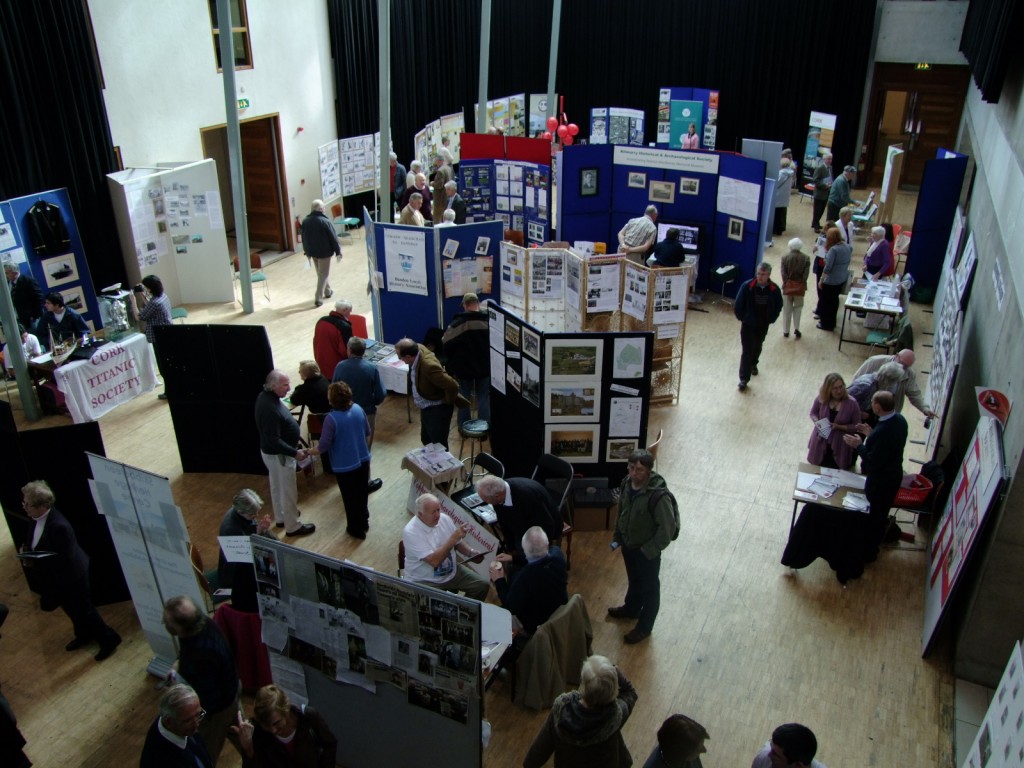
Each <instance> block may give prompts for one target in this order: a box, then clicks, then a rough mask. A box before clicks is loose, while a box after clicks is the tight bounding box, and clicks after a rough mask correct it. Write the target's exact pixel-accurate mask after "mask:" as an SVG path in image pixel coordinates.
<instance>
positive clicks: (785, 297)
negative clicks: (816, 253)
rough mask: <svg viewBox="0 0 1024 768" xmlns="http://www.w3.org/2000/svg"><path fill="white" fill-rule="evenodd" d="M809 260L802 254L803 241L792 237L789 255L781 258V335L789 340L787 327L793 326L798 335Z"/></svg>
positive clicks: (808, 273)
mask: <svg viewBox="0 0 1024 768" xmlns="http://www.w3.org/2000/svg"><path fill="white" fill-rule="evenodd" d="M810 272H811V258H810V257H809V256H808V255H807V254H806V253H804V241H803V240H801V239H800V238H799V237H794V238H793V239H792V240H790V241H789V253H787V254H786V255H785V256H783V257H782V335H783V336H784V337H785V338H787V339H788V338H789V325H790V323H792V324H793V330H794V331H795V332H796V337H797V338H798V339H799V338H800V337H801V333H800V310H802V309H803V306H804V294H805V293H807V278H808V277H810Z"/></svg>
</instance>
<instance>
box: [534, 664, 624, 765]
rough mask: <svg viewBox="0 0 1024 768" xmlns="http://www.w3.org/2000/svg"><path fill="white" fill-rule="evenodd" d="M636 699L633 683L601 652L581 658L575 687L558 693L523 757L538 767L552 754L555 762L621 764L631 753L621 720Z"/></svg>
mask: <svg viewBox="0 0 1024 768" xmlns="http://www.w3.org/2000/svg"><path fill="white" fill-rule="evenodd" d="M635 704H636V690H634V688H633V685H632V683H630V682H629V680H627V679H626V676H625V675H624V674H622V670H620V669H618V668H617V667H616V666H615V665H614V664H612V663H611V662H610V661H609V660H608V659H607V658H605V657H604V656H591V657H590V658H588V659H587V660H586V661H584V662H583V669H582V671H581V672H580V687H579V690H576V691H570V692H569V693H563V694H561V695H560V696H559V697H558V698H556V699H555V702H554V704H552V705H551V712H550V713H548V719H547V720H545V721H544V724H543V725H542V726H541V728H540V731H538V732H537V736H536V737H535V738H534V740H533V744H532V745H531V746H530V750H529V752H527V753H526V757H525V758H524V759H523V768H540V766H542V765H544V764H545V763H546V762H547V761H548V758H549V757H551V755H552V754H554V756H555V768H574V767H575V766H580V768H584V767H586V768H626V767H627V766H630V765H632V764H633V758H632V756H631V755H630V754H629V750H628V749H627V748H626V742H625V741H623V740H622V726H623V725H625V723H626V720H627V719H628V718H629V714H630V712H632V711H633V706H634V705H635Z"/></svg>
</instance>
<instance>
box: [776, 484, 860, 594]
mask: <svg viewBox="0 0 1024 768" xmlns="http://www.w3.org/2000/svg"><path fill="white" fill-rule="evenodd" d="M870 520H871V519H870V517H869V516H868V515H866V514H865V513H863V512H854V511H852V510H848V509H836V508H834V507H826V506H823V505H821V504H805V505H804V508H803V510H802V511H801V512H800V517H798V518H797V521H796V525H794V526H793V530H792V531H790V533H789V541H788V542H787V543H786V550H785V551H784V552H783V553H782V564H783V565H785V566H788V567H790V568H806V567H807V566H808V565H810V564H811V563H813V562H814V561H815V560H817V559H818V558H819V557H821V558H824V559H825V560H826V561H827V562H828V564H829V567H831V568H832V570H833V571H835V572H836V578H837V579H839V581H840V583H842V584H845V583H846V582H847V581H848V580H849V579H856V578H859V577H860V575H861V574H863V573H864V563H865V562H866V561H867V560H868V558H869V557H870V555H871V553H869V551H868V549H869V544H868V542H869V541H870V540H871V539H872V538H873V537H872V536H871V530H872V528H871V522H870ZM871 549H872V550H874V549H877V546H876V547H871Z"/></svg>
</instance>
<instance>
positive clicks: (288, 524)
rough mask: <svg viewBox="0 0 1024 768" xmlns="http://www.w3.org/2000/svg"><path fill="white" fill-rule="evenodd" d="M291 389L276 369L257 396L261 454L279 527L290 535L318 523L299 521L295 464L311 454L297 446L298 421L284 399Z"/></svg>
mask: <svg viewBox="0 0 1024 768" xmlns="http://www.w3.org/2000/svg"><path fill="white" fill-rule="evenodd" d="M289 389H291V381H290V380H289V379H288V374H287V373H285V372H284V371H279V370H277V369H274V370H273V371H271V372H270V373H268V374H267V379H266V383H264V385H263V391H262V392H260V393H259V395H258V396H257V397H256V429H257V430H258V432H259V435H260V456H261V457H262V458H263V464H264V466H266V468H267V472H268V473H269V474H270V478H269V480H270V499H271V501H272V502H273V504H274V518H275V520H276V522H277V527H278V528H284V529H285V533H286V534H287V535H288V536H308V535H309V534H311V533H313V531H315V530H316V526H315V525H313V524H312V523H310V524H307V525H304V524H302V523H300V522H299V514H300V512H299V510H298V506H297V505H298V499H299V489H298V486H297V485H296V484H295V471H296V463H297V462H299V461H303V460H305V458H306V456H307V455H308V454H307V452H306V451H305V450H304V449H302V448H299V447H298V446H299V424H298V422H296V421H295V417H294V416H292V414H291V411H289V410H288V408H287V406H286V405H285V404H284V403H283V402H281V401H282V399H283V398H284V396H285V395H287V394H288V390H289Z"/></svg>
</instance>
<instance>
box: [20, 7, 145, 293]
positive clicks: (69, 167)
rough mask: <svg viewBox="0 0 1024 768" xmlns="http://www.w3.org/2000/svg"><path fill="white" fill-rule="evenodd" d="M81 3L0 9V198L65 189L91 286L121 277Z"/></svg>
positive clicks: (108, 147)
mask: <svg viewBox="0 0 1024 768" xmlns="http://www.w3.org/2000/svg"><path fill="white" fill-rule="evenodd" d="M91 30H92V27H91V24H90V20H89V12H88V8H87V7H86V5H85V0H31V2H17V1H16V0H3V1H2V2H0V99H2V101H0V153H2V157H3V172H2V173H0V200H8V199H10V198H13V197H21V196H23V195H31V194H34V193H36V192H42V191H45V190H48V189H57V188H60V187H67V189H68V193H69V195H70V197H71V203H72V205H73V207H74V213H75V220H76V222H77V224H78V230H79V233H80V235H81V237H82V243H83V245H84V247H85V253H86V258H87V260H88V262H89V269H90V271H91V272H92V279H93V283H94V287H95V288H97V289H98V288H100V287H102V286H105V285H110V284H111V283H114V282H119V281H123V280H125V272H124V264H123V262H122V259H121V247H120V244H119V242H118V237H117V229H116V226H115V223H114V211H113V208H112V206H111V203H110V195H109V193H108V192H107V181H106V178H105V176H106V174H108V173H111V172H113V171H116V170H117V162H116V160H115V157H114V149H113V146H112V142H111V138H110V127H109V125H108V124H107V112H106V107H105V105H104V103H103V95H102V89H101V86H100V73H99V64H98V62H97V59H96V55H95V50H94V47H93V40H92V31H91Z"/></svg>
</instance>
